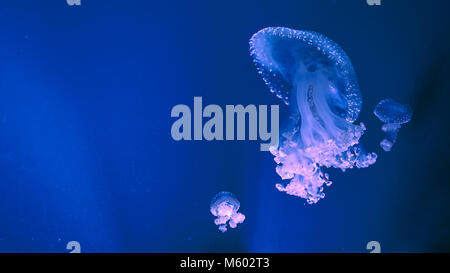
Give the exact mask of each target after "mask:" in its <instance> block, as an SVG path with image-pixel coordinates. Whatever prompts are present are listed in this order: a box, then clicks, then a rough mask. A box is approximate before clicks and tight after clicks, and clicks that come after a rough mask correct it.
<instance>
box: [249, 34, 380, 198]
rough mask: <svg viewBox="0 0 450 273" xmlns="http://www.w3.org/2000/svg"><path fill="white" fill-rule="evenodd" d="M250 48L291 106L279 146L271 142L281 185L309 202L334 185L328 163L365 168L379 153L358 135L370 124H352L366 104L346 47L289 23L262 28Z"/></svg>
mask: <svg viewBox="0 0 450 273" xmlns="http://www.w3.org/2000/svg"><path fill="white" fill-rule="evenodd" d="M250 52H251V56H252V57H253V59H254V62H255V64H256V67H257V69H258V72H259V74H261V76H262V78H263V79H264V81H265V83H266V84H267V86H268V87H269V89H270V91H271V92H273V93H275V95H276V96H277V97H278V98H280V99H281V100H283V101H284V102H285V103H286V105H289V107H290V117H289V119H288V122H287V124H286V125H285V127H284V129H283V131H282V133H281V136H280V144H279V146H278V147H272V148H271V153H272V154H273V155H274V156H275V162H276V163H277V164H278V166H277V167H276V171H277V173H278V174H279V175H280V177H281V178H282V179H283V180H288V182H287V183H285V185H282V184H277V185H276V187H277V189H278V190H280V191H284V192H286V193H287V194H291V195H295V196H300V197H302V198H305V199H306V201H307V202H308V203H309V204H313V203H316V202H317V201H319V200H320V199H321V198H323V197H324V196H325V194H324V193H323V187H324V185H330V184H331V181H330V180H329V176H328V174H326V173H324V171H323V169H324V168H330V167H334V168H340V169H341V170H342V171H345V170H346V169H349V168H353V167H355V166H356V167H358V168H365V167H368V166H369V165H371V164H373V163H375V161H376V158H377V155H376V154H374V153H366V152H365V150H364V148H363V147H362V145H361V144H359V139H360V138H361V136H362V135H363V133H364V130H365V129H366V128H365V126H364V124H363V123H360V124H353V122H354V121H355V120H356V119H357V117H358V115H359V112H360V110H361V106H362V99H361V94H360V90H359V86H358V82H357V78H356V75H355V72H354V70H353V67H352V64H351V62H350V59H349V58H348V57H347V55H346V54H345V52H344V51H343V50H342V49H341V48H340V47H339V46H338V45H337V44H336V43H334V42H333V41H331V40H330V39H328V38H327V37H325V36H323V35H321V34H319V33H315V32H310V31H298V30H293V29H289V28H284V27H275V28H273V27H269V28H265V29H262V30H260V31H259V32H257V33H256V34H254V35H253V36H252V38H251V39H250Z"/></svg>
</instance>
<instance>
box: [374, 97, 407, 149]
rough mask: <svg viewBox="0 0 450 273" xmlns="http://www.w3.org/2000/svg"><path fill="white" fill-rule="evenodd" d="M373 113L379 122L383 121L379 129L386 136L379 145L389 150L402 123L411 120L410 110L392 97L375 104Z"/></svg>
mask: <svg viewBox="0 0 450 273" xmlns="http://www.w3.org/2000/svg"><path fill="white" fill-rule="evenodd" d="M373 113H374V115H375V116H376V117H377V118H378V119H379V120H380V121H381V122H383V123H385V124H383V126H382V127H381V130H382V131H383V132H385V133H386V136H385V138H384V139H383V140H382V141H381V142H380V146H381V148H382V149H383V150H384V151H386V152H389V151H391V149H392V146H393V145H394V144H395V142H396V141H397V136H398V131H399V130H400V128H401V127H402V124H405V123H408V122H409V121H411V118H412V110H411V108H410V107H409V106H408V105H405V104H401V103H399V102H397V101H395V100H393V99H383V100H381V101H380V102H379V103H378V104H377V106H375V109H374V110H373Z"/></svg>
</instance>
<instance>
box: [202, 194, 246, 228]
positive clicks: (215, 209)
mask: <svg viewBox="0 0 450 273" xmlns="http://www.w3.org/2000/svg"><path fill="white" fill-rule="evenodd" d="M239 206H240V203H239V201H238V200H237V198H236V196H235V195H234V194H232V193H231V192H227V191H222V192H219V193H218V194H216V195H215V196H214V198H213V199H212V201H211V206H210V211H211V213H212V215H214V216H216V217H217V218H216V219H215V220H214V223H215V224H216V225H218V226H219V230H220V231H222V232H225V231H227V223H228V224H229V225H230V227H231V228H236V226H237V225H238V224H240V223H242V222H244V220H245V215H244V214H242V213H240V212H238V210H239Z"/></svg>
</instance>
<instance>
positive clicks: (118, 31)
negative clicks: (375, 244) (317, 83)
mask: <svg viewBox="0 0 450 273" xmlns="http://www.w3.org/2000/svg"><path fill="white" fill-rule="evenodd" d="M449 8H450V2H448V1H446V0H442V1H437V0H436V1H425V0H422V1H420V0H416V1H407V0H395V1H394V0H382V5H381V6H379V7H374V6H368V5H367V4H366V3H365V1H364V0H353V1H351V0H347V1H345V0H342V1H341V0H335V1H333V0H314V1H313V0H309V1H306V0H303V1H301V0H296V1H287V0H286V1H284V0H279V1H263V0H258V1H233V0H232V1H171V2H168V3H164V1H155V2H152V1H125V0H122V1H119V0H109V1H106V0H105V1H98V0H97V1H90V0H81V6H68V5H67V4H66V1H64V0H58V1H31V0H20V1H13V0H9V1H7V0H5V1H1V3H0V60H1V61H0V223H1V224H0V252H68V250H66V244H67V242H69V241H78V242H80V244H81V248H82V251H83V252H184V251H186V252H230V251H235V252H311V251H313V252H330V251H331V252H367V250H366V249H365V247H366V244H367V242H369V241H373V240H375V241H379V242H380V244H381V250H382V252H397V251H402V252H430V251H450V232H449V219H450V217H449V216H450V213H449V207H450V199H449V197H448V196H449V194H450V185H449V182H448V167H449V163H448V154H449V153H450V148H449V145H448V142H447V140H448V134H449V133H450V120H449V117H450V115H449V109H448V108H449V107H448V106H447V103H448V101H450V98H449V91H450V90H449V89H450V85H449V83H448V79H449V77H448V75H449V73H450V38H449V37H450V35H449V34H450V19H449V18H448V11H449V10H450V9H449ZM267 26H285V27H290V28H294V29H301V30H313V31H317V32H320V33H323V34H325V35H326V36H328V37H330V38H331V39H333V40H334V41H336V42H337V43H338V44H339V45H340V46H341V47H342V48H343V49H344V50H345V51H346V53H347V54H348V55H349V57H350V59H351V60H352V63H353V66H354V68H355V71H356V73H357V75H358V78H359V84H360V86H361V91H362V95H363V110H362V112H361V114H360V117H359V119H358V121H364V122H365V124H366V127H367V128H368V130H367V132H366V134H365V136H364V137H363V138H362V140H363V143H364V145H365V146H366V148H367V149H368V150H370V151H375V152H377V153H378V154H379V158H378V162H377V163H376V164H375V165H374V166H372V167H370V168H367V169H356V170H349V171H347V172H346V173H342V172H340V171H338V170H335V171H332V172H331V173H332V175H333V181H334V184H333V185H332V186H331V187H329V188H326V189H325V193H326V197H325V199H323V200H321V201H319V203H317V204H315V205H306V204H305V202H304V200H302V199H300V198H296V197H292V196H288V195H286V194H284V193H280V192H278V191H277V189H276V188H275V186H274V185H275V183H278V182H279V181H280V178H279V176H278V175H277V174H276V172H275V163H274V162H273V156H272V155H270V154H269V153H267V152H260V151H259V141H240V142H238V141H228V142H226V141H222V142H219V141H214V142H207V141H196V142H194V141H190V142H189V141H181V142H175V141H174V140H173V139H172V138H171V135H170V127H171V125H172V123H173V121H174V119H173V118H171V117H170V111H171V109H172V107H173V106H175V105H176V104H187V105H190V106H192V105H193V97H194V96H202V97H203V103H204V104H218V105H221V106H225V105H226V104H243V105H247V104H255V105H260V104H268V105H270V104H281V101H279V100H277V99H276V98H275V97H274V96H273V95H272V94H270V92H268V90H267V87H266V86H265V84H264V82H263V81H262V79H261V78H260V76H259V75H258V73H257V71H256V69H255V67H254V65H253V63H252V60H251V58H250V55H249V51H248V39H249V38H250V37H251V35H252V34H253V33H255V32H256V31H258V30H260V29H262V28H264V27H267ZM386 97H391V98H394V99H395V100H397V101H400V102H402V103H406V104H409V105H411V107H412V108H413V111H414V115H413V119H412V121H411V122H410V123H409V124H406V125H405V126H403V127H402V129H401V130H400V133H399V136H398V139H397V143H396V144H395V146H394V148H393V150H392V151H391V152H390V153H385V152H383V151H382V150H381V148H380V147H379V145H378V144H379V141H380V140H381V139H382V138H383V132H382V131H381V130H380V126H381V123H380V122H379V121H378V119H377V118H376V117H375V116H374V115H373V114H372V110H373V108H374V107H375V105H376V104H377V103H378V102H379V101H380V100H381V99H383V98H386ZM280 107H281V117H282V118H283V117H285V116H286V112H287V109H285V108H283V106H280ZM224 190H225V191H230V192H233V193H234V194H235V195H236V196H237V197H238V198H239V201H240V203H241V209H240V211H242V212H243V213H244V214H245V215H246V217H247V219H246V220H245V222H244V223H242V224H240V225H239V226H238V228H237V229H235V230H229V231H227V232H226V233H221V232H219V231H218V230H217V227H216V226H215V225H214V224H213V219H214V218H213V216H212V215H211V214H210V212H209V204H210V201H211V198H212V197H213V196H214V195H215V194H216V193H217V192H220V191H224Z"/></svg>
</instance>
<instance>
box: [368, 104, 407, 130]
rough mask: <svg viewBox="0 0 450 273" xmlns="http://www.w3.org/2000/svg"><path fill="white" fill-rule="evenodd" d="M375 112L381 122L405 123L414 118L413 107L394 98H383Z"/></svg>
mask: <svg viewBox="0 0 450 273" xmlns="http://www.w3.org/2000/svg"><path fill="white" fill-rule="evenodd" d="M373 113H374V114H375V116H376V117H377V118H378V119H379V120H380V121H381V122H384V123H388V124H405V123H407V122H409V121H410V120H411V118H412V110H411V108H410V107H409V106H408V105H405V104H401V103H399V102H397V101H395V100H393V99H383V100H381V101H380V102H379V103H378V104H377V106H375V109H374V110H373Z"/></svg>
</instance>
